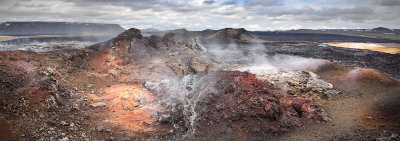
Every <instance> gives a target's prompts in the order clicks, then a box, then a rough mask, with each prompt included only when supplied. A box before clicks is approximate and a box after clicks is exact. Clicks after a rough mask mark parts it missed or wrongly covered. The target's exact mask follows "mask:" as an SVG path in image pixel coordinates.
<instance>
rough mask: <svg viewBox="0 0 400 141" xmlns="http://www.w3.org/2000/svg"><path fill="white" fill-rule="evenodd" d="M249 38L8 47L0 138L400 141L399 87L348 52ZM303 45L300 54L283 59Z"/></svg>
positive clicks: (203, 36) (127, 36) (228, 32)
mask: <svg viewBox="0 0 400 141" xmlns="http://www.w3.org/2000/svg"><path fill="white" fill-rule="evenodd" d="M253 39H254V38H253V36H252V35H251V34H249V33H248V32H247V31H245V30H244V29H224V30H221V31H216V32H210V31H207V32H189V31H185V30H177V31H173V32H170V33H166V34H165V35H164V36H162V37H159V36H147V37H143V36H142V34H141V33H140V31H139V30H136V29H130V30H128V31H126V32H124V33H122V34H120V35H119V36H118V37H116V38H114V39H112V40H109V41H107V42H103V43H98V44H95V45H92V46H90V47H88V48H82V49H63V50H53V51H48V52H47V51H46V52H31V51H0V55H1V59H0V61H1V63H0V64H1V65H0V70H1V71H0V75H1V76H2V81H1V84H2V85H1V88H2V89H0V94H1V99H2V101H0V102H1V103H0V105H1V106H2V107H1V108H2V111H1V117H3V118H4V119H5V121H6V122H5V123H4V124H3V120H0V121H1V122H0V123H1V124H2V125H6V126H3V127H5V129H0V130H2V131H9V130H12V131H13V134H12V136H17V137H20V138H21V139H22V140H57V139H61V140H103V139H106V140H206V139H211V140H215V139H219V140H233V139H238V140H299V139H300V140H398V139H399V137H398V133H399V127H400V126H399V119H400V118H399V117H400V116H399V114H397V113H398V112H396V111H397V110H398V109H399V104H397V101H398V100H400V99H399V95H398V93H399V86H400V85H399V82H398V81H396V80H394V79H392V78H391V77H388V76H386V75H385V74H383V73H381V72H379V71H377V70H375V69H366V68H357V69H356V68H353V67H343V66H339V65H337V64H335V63H332V62H333V61H332V62H330V61H331V60H330V59H332V58H333V59H339V60H340V59H342V60H343V58H340V57H342V56H343V54H342V55H338V57H339V58H335V56H330V57H332V58H328V60H321V59H318V58H320V57H318V56H313V55H312V54H313V53H314V54H317V53H321V52H312V51H313V50H312V49H310V50H309V52H306V51H304V50H301V49H305V48H307V47H302V46H306V45H308V44H305V45H304V44H300V45H299V46H293V45H292V44H289V45H281V46H280V47H281V48H278V47H276V45H274V46H272V45H270V44H268V43H264V44H260V42H259V40H257V42H253ZM296 47H298V48H297V50H300V51H304V52H300V54H297V55H301V56H304V57H300V56H296V52H291V51H285V49H288V48H289V49H293V48H296ZM328 48H329V47H328ZM316 50H317V51H320V50H321V48H319V49H316ZM342 51H343V50H342ZM368 53H369V52H366V54H368ZM284 54H286V55H284ZM310 54H311V55H310ZM345 55H349V54H345ZM355 55H359V56H363V55H365V52H364V54H361V53H360V54H355ZM349 56H350V55H349ZM307 57H308V58H307ZM353 57H354V55H353ZM364 57H365V56H364ZM379 57H382V58H383V59H382V60H389V59H388V58H384V56H383V55H382V56H379ZM388 57H396V56H393V55H388ZM321 58H323V57H321ZM362 61H368V60H362ZM362 61H359V62H356V61H352V60H348V63H352V64H363V63H362ZM395 61H396V60H394V59H392V62H389V63H388V62H386V63H387V64H390V63H393V62H395ZM365 65H368V64H365ZM373 66H374V65H372V67H373ZM386 67H388V68H389V69H387V71H385V73H387V72H389V74H396V71H391V70H393V68H392V69H390V67H391V66H386ZM382 68H384V67H380V69H382ZM26 125H27V126H26ZM8 126H9V127H8ZM22 127H23V128H22ZM1 137H3V136H1ZM10 137H11V136H10Z"/></svg>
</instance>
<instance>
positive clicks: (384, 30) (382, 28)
mask: <svg viewBox="0 0 400 141" xmlns="http://www.w3.org/2000/svg"><path fill="white" fill-rule="evenodd" d="M371 31H374V32H393V30H391V29H389V28H385V27H378V28H374V29H372V30H371Z"/></svg>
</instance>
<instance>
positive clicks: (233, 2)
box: [221, 0, 238, 5]
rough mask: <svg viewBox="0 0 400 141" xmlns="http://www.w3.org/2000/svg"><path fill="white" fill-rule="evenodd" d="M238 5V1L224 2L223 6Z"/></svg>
mask: <svg viewBox="0 0 400 141" xmlns="http://www.w3.org/2000/svg"><path fill="white" fill-rule="evenodd" d="M237 3H238V2H237V1H234V0H231V1H225V2H222V3H221V4H222V5H235V4H237Z"/></svg>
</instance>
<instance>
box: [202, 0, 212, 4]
mask: <svg viewBox="0 0 400 141" xmlns="http://www.w3.org/2000/svg"><path fill="white" fill-rule="evenodd" d="M214 3H215V1H214V0H205V1H203V4H205V5H210V4H214Z"/></svg>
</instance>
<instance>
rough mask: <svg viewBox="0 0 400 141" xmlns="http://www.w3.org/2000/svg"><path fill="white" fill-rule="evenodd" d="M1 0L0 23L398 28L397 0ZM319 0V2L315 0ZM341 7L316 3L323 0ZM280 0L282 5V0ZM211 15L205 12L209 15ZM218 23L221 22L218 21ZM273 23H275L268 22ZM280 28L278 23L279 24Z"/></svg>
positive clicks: (203, 27)
mask: <svg viewBox="0 0 400 141" xmlns="http://www.w3.org/2000/svg"><path fill="white" fill-rule="evenodd" d="M288 1H291V2H300V0H279V1H278V0H246V1H243V2H240V1H239V2H237V1H234V0H221V1H214V0H205V1H203V0H202V1H198V0H197V1H191V0H1V4H0V19H1V20H2V21H7V20H12V21H16V20H19V21H27V20H45V21H72V22H101V23H118V24H121V25H123V26H124V27H125V28H129V27H153V28H160V29H170V28H181V27H180V26H185V28H188V29H192V30H202V29H206V28H212V29H218V28H224V26H233V25H235V26H245V25H259V26H260V27H261V28H264V27H267V26H268V27H271V28H274V27H280V28H282V27H286V28H290V27H291V26H290V24H280V23H296V24H299V25H303V26H305V25H307V27H310V26H312V25H315V26H320V25H327V26H331V27H338V25H340V28H341V27H346V26H347V25H353V26H354V25H356V26H359V27H363V26H369V25H389V26H391V28H400V27H399V26H400V25H399V23H400V20H399V18H398V17H400V11H399V10H398V8H399V6H400V1H399V0H384V1H382V0H365V1H362V2H361V1H357V0H347V1H345V0H311V2H315V3H312V4H314V5H312V4H310V5H308V4H303V5H301V4H298V3H297V4H296V3H288ZM321 1H322V2H321ZM327 1H329V2H335V1H338V2H339V3H343V2H345V5H329V4H327V5H323V4H322V5H319V4H321V3H324V2H327ZM285 2H286V3H285ZM210 15H211V16H210ZM223 23H224V24H223ZM275 23H276V25H274V24H275ZM281 26H282V27H281Z"/></svg>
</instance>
